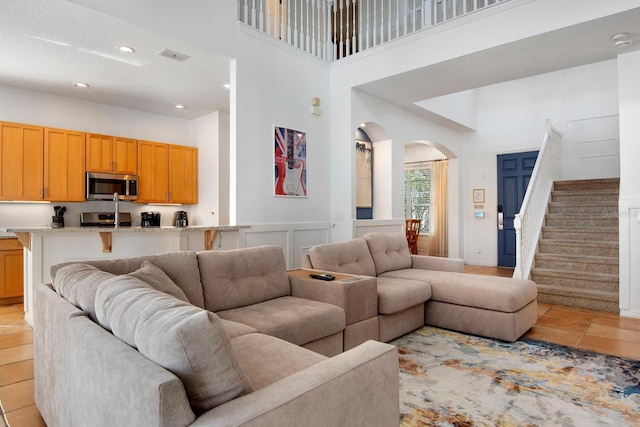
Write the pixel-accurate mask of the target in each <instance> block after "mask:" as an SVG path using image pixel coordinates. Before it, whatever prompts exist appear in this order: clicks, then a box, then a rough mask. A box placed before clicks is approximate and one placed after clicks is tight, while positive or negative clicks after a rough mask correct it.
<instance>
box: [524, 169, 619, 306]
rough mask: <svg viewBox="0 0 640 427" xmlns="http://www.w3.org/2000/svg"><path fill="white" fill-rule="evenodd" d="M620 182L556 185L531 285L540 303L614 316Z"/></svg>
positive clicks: (616, 286)
mask: <svg viewBox="0 0 640 427" xmlns="http://www.w3.org/2000/svg"><path fill="white" fill-rule="evenodd" d="M619 186H620V180H619V179H617V178H615V179H593V180H582V181H556V182H554V186H553V192H552V193H551V202H550V203H549V206H548V213H547V215H546V217H545V224H544V225H543V227H542V238H541V239H540V241H539V242H538V252H537V253H536V256H535V267H534V268H533V269H532V270H531V279H532V280H534V281H535V282H536V283H537V284H538V301H540V302H543V303H547V304H558V305H566V306H572V307H580V308H588V309H591V310H597V311H608V312H615V313H617V312H618V310H619V306H618V302H619V299H618V283H619V275H618V189H619Z"/></svg>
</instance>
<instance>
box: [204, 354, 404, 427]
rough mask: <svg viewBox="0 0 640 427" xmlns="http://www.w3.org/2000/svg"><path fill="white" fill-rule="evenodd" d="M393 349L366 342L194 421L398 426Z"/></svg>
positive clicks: (293, 425)
mask: <svg viewBox="0 0 640 427" xmlns="http://www.w3.org/2000/svg"><path fill="white" fill-rule="evenodd" d="M398 371H399V369H398V352H397V350H396V348H395V347H394V346H392V345H389V344H384V343H380V342H377V341H367V342H365V343H363V344H361V345H359V346H358V347H355V348H353V349H351V350H349V351H347V352H345V353H342V354H340V355H338V356H334V357H332V358H331V359H327V360H325V361H322V362H320V363H317V364H315V365H313V366H311V367H309V368H307V369H304V370H302V371H300V372H297V373H296V374H294V375H291V376H289V377H286V378H284V379H282V380H280V381H277V382H275V383H273V384H270V385H268V386H267V387H265V388H263V389H260V390H257V391H255V392H253V393H250V394H247V395H244V396H242V397H239V398H236V399H234V400H232V401H230V402H227V403H225V404H223V405H220V406H218V407H216V408H213V409H211V410H210V411H208V412H206V413H204V414H202V415H201V416H200V417H199V418H198V419H197V420H196V421H195V422H194V423H193V424H192V425H193V426H213V425H215V426H240V425H241V426H266V425H277V426H283V427H288V426H290V427H298V426H310V427H314V426H318V427H326V426H351V425H375V426H394V427H397V425H398V422H399V421H400V418H399V384H398V379H399V372H398Z"/></svg>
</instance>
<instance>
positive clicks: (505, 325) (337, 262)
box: [305, 233, 537, 341]
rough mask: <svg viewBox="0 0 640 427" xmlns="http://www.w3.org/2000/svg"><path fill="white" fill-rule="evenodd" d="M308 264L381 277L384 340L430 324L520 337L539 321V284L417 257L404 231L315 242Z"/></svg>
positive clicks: (500, 336) (507, 337) (511, 338)
mask: <svg viewBox="0 0 640 427" xmlns="http://www.w3.org/2000/svg"><path fill="white" fill-rule="evenodd" d="M305 263H306V266H308V267H311V268H316V269H320V270H326V271H335V272H342V273H349V274H363V275H367V276H374V277H376V278H377V281H378V284H377V289H378V310H379V325H380V327H379V339H380V340H381V341H389V340H391V339H393V338H396V337H398V336H400V335H403V334H405V333H407V332H410V331H411V330H414V329H417V328H418V327H420V326H422V325H424V324H426V325H431V326H437V327H441V328H446V329H452V330H456V331H460V332H465V333H470V334H475V335H481V336H486V337H491V338H497V339H500V340H504V341H515V340H516V339H518V338H519V337H520V336H521V335H522V334H524V333H525V332H526V331H527V330H528V329H529V328H531V326H533V325H534V324H535V322H536V320H537V302H536V297H537V288H536V284H535V282H533V281H531V280H520V279H512V278H506V277H489V276H480V275H473V274H467V273H464V272H463V271H464V263H463V261H462V260H459V259H448V258H438V257H429V256H421V255H412V254H411V253H410V252H409V248H408V245H407V241H406V238H405V236H404V235H402V234H399V233H369V234H366V235H365V236H363V237H362V238H358V239H354V240H351V241H348V242H341V243H331V244H325V245H319V246H315V247H313V248H311V249H309V252H308V254H307V258H306V260H305ZM420 315H422V318H421V319H420V317H419V316H420Z"/></svg>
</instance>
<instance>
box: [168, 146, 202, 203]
mask: <svg viewBox="0 0 640 427" xmlns="http://www.w3.org/2000/svg"><path fill="white" fill-rule="evenodd" d="M169 201H170V202H171V203H182V204H190V203H198V149H197V148H194V147H184V146H180V145H170V146H169Z"/></svg>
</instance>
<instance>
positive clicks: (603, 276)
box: [531, 268, 619, 283]
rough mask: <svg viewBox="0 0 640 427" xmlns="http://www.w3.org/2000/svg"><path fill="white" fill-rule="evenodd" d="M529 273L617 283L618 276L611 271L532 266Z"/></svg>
mask: <svg viewBox="0 0 640 427" xmlns="http://www.w3.org/2000/svg"><path fill="white" fill-rule="evenodd" d="M531 274H532V275H533V274H536V275H539V276H549V277H560V278H565V279H574V280H597V281H601V282H611V283H618V281H619V277H618V275H617V274H611V273H598V272H585V271H567V270H557V269H553V268H533V269H532V270H531Z"/></svg>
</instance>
